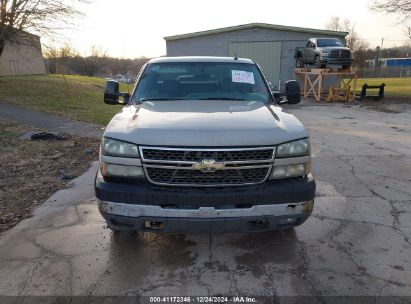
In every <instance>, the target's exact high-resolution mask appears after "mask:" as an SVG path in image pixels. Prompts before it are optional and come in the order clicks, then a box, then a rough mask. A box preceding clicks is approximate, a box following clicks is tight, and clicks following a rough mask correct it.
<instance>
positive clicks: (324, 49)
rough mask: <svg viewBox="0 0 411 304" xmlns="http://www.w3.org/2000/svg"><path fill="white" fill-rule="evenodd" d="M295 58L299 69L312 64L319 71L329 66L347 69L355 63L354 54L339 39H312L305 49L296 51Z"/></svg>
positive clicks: (301, 48)
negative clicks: (339, 66)
mask: <svg viewBox="0 0 411 304" xmlns="http://www.w3.org/2000/svg"><path fill="white" fill-rule="evenodd" d="M294 58H295V67H297V68H303V67H304V65H306V64H310V65H315V67H316V68H319V69H322V68H325V67H326V66H327V65H341V66H342V68H343V69H347V68H349V67H351V64H352V62H353V52H352V51H351V50H350V49H349V48H347V47H345V46H344V44H343V42H342V41H341V40H340V39H338V38H310V39H309V40H308V42H307V45H306V46H305V47H297V48H296V49H295V55H294Z"/></svg>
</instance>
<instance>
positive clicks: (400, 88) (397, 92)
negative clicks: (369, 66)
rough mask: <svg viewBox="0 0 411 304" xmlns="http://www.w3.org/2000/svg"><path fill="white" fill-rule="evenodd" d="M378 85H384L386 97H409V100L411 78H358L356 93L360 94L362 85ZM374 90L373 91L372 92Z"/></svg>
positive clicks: (410, 95)
mask: <svg viewBox="0 0 411 304" xmlns="http://www.w3.org/2000/svg"><path fill="white" fill-rule="evenodd" d="M364 83H366V84H368V85H380V84H382V83H385V88H384V90H385V96H386V97H409V98H410V99H411V77H408V78H405V77H404V78H360V79H358V86H357V92H358V93H360V92H361V89H362V85H363V84H364ZM374 91H375V90H373V92H374Z"/></svg>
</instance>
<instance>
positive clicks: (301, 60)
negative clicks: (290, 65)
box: [295, 57, 304, 69]
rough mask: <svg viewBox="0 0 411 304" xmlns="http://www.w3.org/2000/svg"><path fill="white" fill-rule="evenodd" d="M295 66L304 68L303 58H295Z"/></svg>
mask: <svg viewBox="0 0 411 304" xmlns="http://www.w3.org/2000/svg"><path fill="white" fill-rule="evenodd" d="M295 67H296V68H299V69H302V68H304V60H303V59H302V58H301V57H299V58H297V60H296V61H295Z"/></svg>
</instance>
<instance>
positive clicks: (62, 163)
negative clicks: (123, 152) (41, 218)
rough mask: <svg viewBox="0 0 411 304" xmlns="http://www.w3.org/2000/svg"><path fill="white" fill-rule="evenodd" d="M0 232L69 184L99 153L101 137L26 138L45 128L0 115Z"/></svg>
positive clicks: (25, 216) (27, 215)
mask: <svg viewBox="0 0 411 304" xmlns="http://www.w3.org/2000/svg"><path fill="white" fill-rule="evenodd" d="M0 130H1V132H0V233H1V232H3V231H5V230H7V229H9V228H10V227H13V226H15V225H16V224H17V223H18V222H20V221H21V220H22V219H24V218H27V217H30V215H31V213H32V210H33V209H34V208H35V207H36V206H38V205H40V204H42V203H43V202H44V201H45V200H46V199H47V198H48V197H49V196H50V195H52V194H53V193H54V192H56V191H57V190H59V189H62V188H65V187H66V185H67V183H68V182H69V181H70V180H72V179H73V178H75V177H77V176H79V175H81V174H82V173H83V172H84V171H86V170H87V169H88V168H89V167H90V163H91V162H92V161H93V160H96V159H97V157H98V147H99V140H97V139H93V138H86V137H78V136H69V138H67V139H66V140H37V141H32V140H24V139H21V136H22V135H23V134H25V133H27V132H29V131H42V130H38V129H33V128H30V127H28V126H25V125H21V124H17V123H15V122H12V121H9V120H4V119H0Z"/></svg>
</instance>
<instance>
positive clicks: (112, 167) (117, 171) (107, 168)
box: [101, 163, 145, 178]
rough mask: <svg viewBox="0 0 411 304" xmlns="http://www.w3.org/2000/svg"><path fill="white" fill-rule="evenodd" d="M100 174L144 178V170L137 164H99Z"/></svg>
mask: <svg viewBox="0 0 411 304" xmlns="http://www.w3.org/2000/svg"><path fill="white" fill-rule="evenodd" d="M101 174H102V175H103V176H104V177H126V178H144V177H145V175H144V170H143V168H142V167H138V166H125V165H116V164H107V163H102V164H101Z"/></svg>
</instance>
